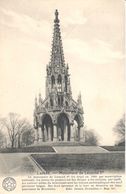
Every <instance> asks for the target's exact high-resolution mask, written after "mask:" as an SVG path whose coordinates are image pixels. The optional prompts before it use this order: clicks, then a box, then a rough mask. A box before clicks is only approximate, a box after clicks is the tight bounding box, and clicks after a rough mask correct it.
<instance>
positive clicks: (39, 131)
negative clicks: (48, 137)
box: [38, 127, 42, 142]
mask: <svg viewBox="0 0 126 194" xmlns="http://www.w3.org/2000/svg"><path fill="white" fill-rule="evenodd" d="M38 133H39V139H38V141H39V142H42V128H41V127H38Z"/></svg>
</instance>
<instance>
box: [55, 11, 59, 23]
mask: <svg viewBox="0 0 126 194" xmlns="http://www.w3.org/2000/svg"><path fill="white" fill-rule="evenodd" d="M58 15H59V13H58V10H57V9H56V11H55V20H54V22H55V23H59V19H58Z"/></svg>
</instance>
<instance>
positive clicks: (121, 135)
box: [113, 115, 125, 143]
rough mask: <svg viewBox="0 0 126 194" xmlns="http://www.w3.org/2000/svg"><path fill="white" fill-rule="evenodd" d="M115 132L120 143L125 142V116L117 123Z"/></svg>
mask: <svg viewBox="0 0 126 194" xmlns="http://www.w3.org/2000/svg"><path fill="white" fill-rule="evenodd" d="M113 130H114V132H115V133H116V134H117V136H118V143H121V142H125V115H123V117H122V118H121V119H120V120H119V121H118V122H117V123H116V125H115V127H114V128H113Z"/></svg>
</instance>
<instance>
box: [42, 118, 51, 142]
mask: <svg viewBox="0 0 126 194" xmlns="http://www.w3.org/2000/svg"><path fill="white" fill-rule="evenodd" d="M42 134H43V141H47V140H50V141H53V123H52V118H51V116H50V115H49V114H45V115H43V117H42Z"/></svg>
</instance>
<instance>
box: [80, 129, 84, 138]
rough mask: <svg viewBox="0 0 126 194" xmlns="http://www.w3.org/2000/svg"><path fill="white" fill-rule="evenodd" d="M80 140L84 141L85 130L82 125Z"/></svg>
mask: <svg viewBox="0 0 126 194" xmlns="http://www.w3.org/2000/svg"><path fill="white" fill-rule="evenodd" d="M80 141H84V131H83V127H80Z"/></svg>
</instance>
